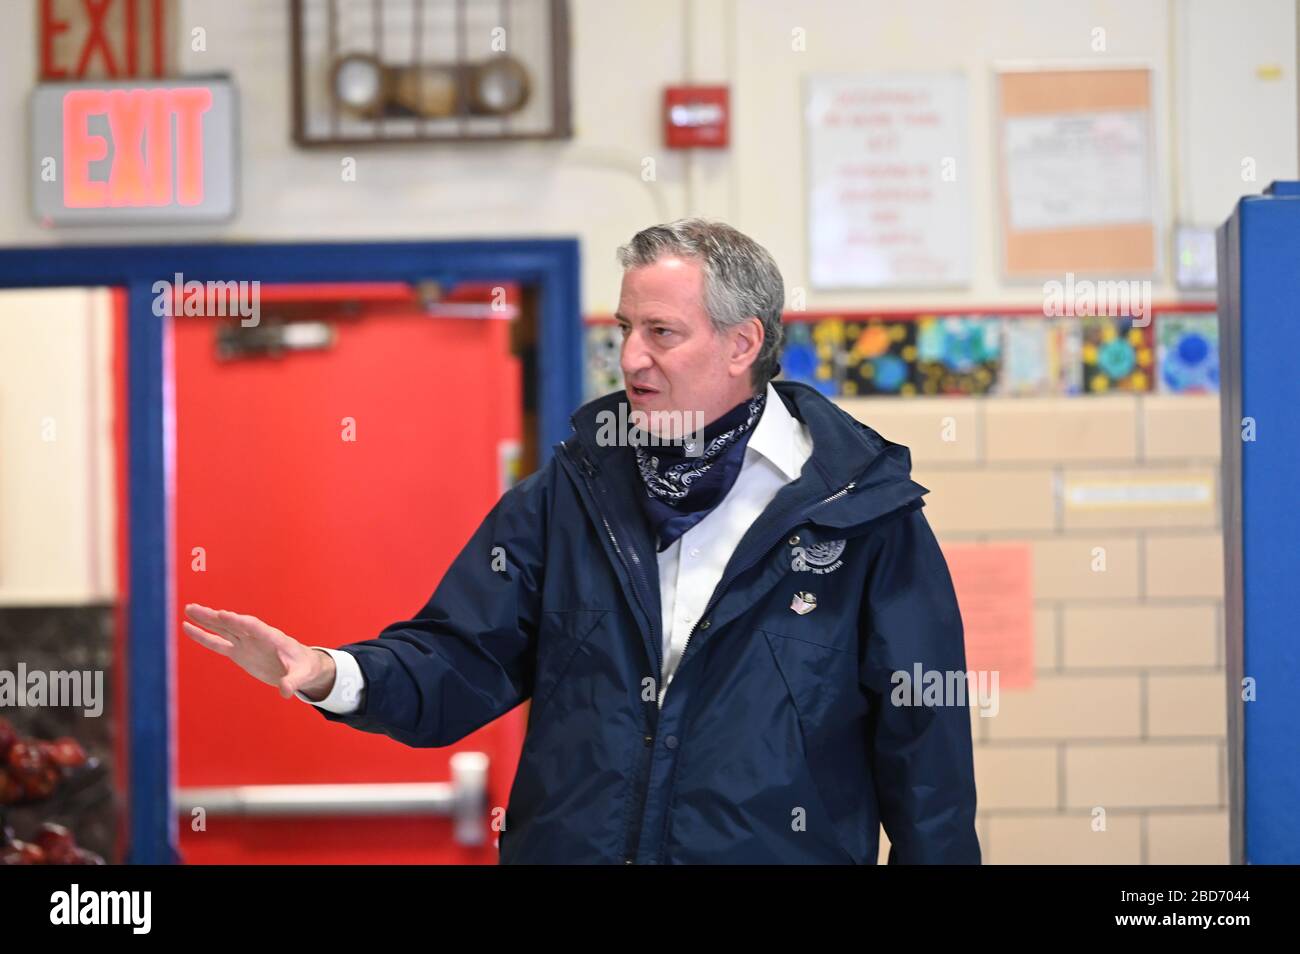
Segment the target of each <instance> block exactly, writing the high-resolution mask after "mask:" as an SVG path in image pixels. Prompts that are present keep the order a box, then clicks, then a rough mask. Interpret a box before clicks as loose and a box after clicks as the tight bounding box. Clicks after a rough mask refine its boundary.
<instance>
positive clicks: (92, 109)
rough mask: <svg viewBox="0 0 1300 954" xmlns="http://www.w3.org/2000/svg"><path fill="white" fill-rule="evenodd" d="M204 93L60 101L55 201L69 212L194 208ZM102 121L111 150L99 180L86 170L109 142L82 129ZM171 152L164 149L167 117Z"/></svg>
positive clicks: (119, 94) (132, 92)
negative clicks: (59, 180)
mask: <svg viewBox="0 0 1300 954" xmlns="http://www.w3.org/2000/svg"><path fill="white" fill-rule="evenodd" d="M211 107H212V91H211V90H210V89H207V88H205V87H192V88H179V89H114V90H97V89H80V90H72V91H70V92H68V93H67V94H65V95H64V97H63V203H64V205H65V206H66V207H67V208H70V209H92V208H114V207H116V208H121V207H124V206H128V207H142V206H164V205H172V204H173V203H175V204H178V205H199V204H200V203H202V201H203V114H204V113H206V112H207V111H208V110H209V109H211ZM99 115H106V116H107V117H108V131H109V136H110V138H111V141H112V144H113V158H112V162H111V163H110V165H109V173H108V179H107V181H104V180H92V179H91V178H90V164H91V163H92V162H98V161H100V160H103V159H105V158H107V157H108V145H109V141H110V140H109V139H105V138H104V137H103V136H101V135H97V134H95V133H92V132H91V131H90V123H89V120H90V117H91V116H99ZM173 116H175V117H176V147H175V151H174V152H173V149H172V117H173Z"/></svg>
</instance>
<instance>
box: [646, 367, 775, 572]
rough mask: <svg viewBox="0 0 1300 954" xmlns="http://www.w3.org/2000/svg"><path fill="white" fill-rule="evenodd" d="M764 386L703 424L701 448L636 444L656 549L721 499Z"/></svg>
mask: <svg viewBox="0 0 1300 954" xmlns="http://www.w3.org/2000/svg"><path fill="white" fill-rule="evenodd" d="M766 402H767V391H766V389H764V390H763V391H762V392H761V393H759V394H756V395H754V396H753V397H750V398H748V399H746V400H745V401H742V402H741V403H740V404H737V405H736V406H735V407H734V408H732V409H731V410H730V411H728V412H727V413H726V414H723V415H722V416H721V417H719V418H718V419H717V420H716V421H713V422H712V423H711V424H706V425H705V426H704V433H703V436H702V438H697V439H702V440H703V443H704V450H703V451H702V452H701V453H700V454H698V455H696V456H692V457H688V456H687V454H686V448H685V446H683V445H682V444H679V443H672V444H663V445H660V446H656V447H650V448H648V449H647V448H645V447H641V446H640V445H638V446H637V447H636V463H637V470H639V471H640V473H641V482H642V483H643V484H644V485H645V489H646V496H645V498H644V501H643V502H644V504H645V510H646V516H648V517H649V518H650V525H651V527H652V528H653V529H654V532H655V536H656V538H657V540H658V547H659V551H660V552H663V551H664V550H666V549H668V547H670V546H672V544H673V541H674V540H676V539H677V538H678V537H680V536H681V535H682V534H683V533H685V532H686V531H687V530H689V529H691V527H693V526H695V525H696V524H697V523H699V522H700V521H701V520H703V519H704V518H705V517H706V516H708V515H709V513H710V511H712V510H713V508H714V507H716V506H717V505H718V504H720V503H722V500H723V498H724V497H726V496H727V493H728V492H729V491H730V490H731V487H732V485H733V484H734V483H735V482H736V478H737V477H738V476H740V466H741V464H743V463H744V461H745V445H747V444H748V443H749V437H750V435H751V434H752V433H753V432H754V425H755V424H757V423H758V419H759V418H760V417H762V415H763V406H764V405H765V404H766Z"/></svg>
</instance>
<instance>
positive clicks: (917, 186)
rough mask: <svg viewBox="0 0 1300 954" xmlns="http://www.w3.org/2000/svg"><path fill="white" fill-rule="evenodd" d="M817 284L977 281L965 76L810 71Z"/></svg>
mask: <svg viewBox="0 0 1300 954" xmlns="http://www.w3.org/2000/svg"><path fill="white" fill-rule="evenodd" d="M804 93H805V109H804V122H805V132H806V139H805V142H806V148H807V152H806V164H807V177H808V181H807V187H808V198H809V201H808V222H807V228H808V257H809V263H808V265H809V267H808V272H809V276H810V281H811V282H812V285H813V287H815V288H824V289H829V288H953V287H963V286H966V285H969V284H970V278H971V191H972V190H971V179H970V176H971V170H970V168H969V165H968V162H967V128H966V98H967V94H966V77H965V76H964V75H963V74H961V73H887V74H874V73H872V74H813V75H810V76H809V77H807V79H806V80H805V90H804Z"/></svg>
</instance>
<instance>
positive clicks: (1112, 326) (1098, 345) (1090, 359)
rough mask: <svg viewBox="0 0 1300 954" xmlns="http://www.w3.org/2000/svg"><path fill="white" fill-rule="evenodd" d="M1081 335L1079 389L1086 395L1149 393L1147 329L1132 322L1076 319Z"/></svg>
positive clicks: (1152, 360) (1150, 364) (1150, 363)
mask: <svg viewBox="0 0 1300 954" xmlns="http://www.w3.org/2000/svg"><path fill="white" fill-rule="evenodd" d="M1079 323H1080V326H1081V328H1082V332H1083V346H1082V359H1083V388H1084V392H1085V393H1088V394H1107V393H1110V392H1113V391H1150V390H1151V388H1152V384H1153V376H1154V371H1155V354H1154V352H1155V349H1154V347H1153V343H1152V340H1151V338H1152V335H1151V325H1150V324H1148V325H1147V326H1146V327H1144V328H1143V327H1137V326H1135V324H1134V322H1133V319H1132V318H1120V317H1113V318H1112V317H1106V316H1098V317H1092V318H1081V319H1079Z"/></svg>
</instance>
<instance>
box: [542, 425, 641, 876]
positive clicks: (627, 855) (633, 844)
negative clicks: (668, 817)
mask: <svg viewBox="0 0 1300 954" xmlns="http://www.w3.org/2000/svg"><path fill="white" fill-rule="evenodd" d="M561 446H562V447H563V448H564V451H565V453H566V454H569V456H570V458H571V459H572V457H573V455H572V454H571V453H570V452H569V449H568V446H567V445H561ZM580 450H581V452H582V453H581V460H580V461H577V462H576V463H577V464H578V467H579V469H580V470H581V471H582V474H583V482H584V483H585V484H586V485H587V492H588V493H590V494H591V496H592V499H593V500H594V499H595V498H596V490H595V488H594V487H593V486H592V483H591V475H592V472H593V470H594V466H593V465H592V464H591V461H590V460H589V459H588V458H587V452H586V449H585V448H580ZM602 493H603V489H602ZM596 509H597V511H598V512H599V513H600V522H601V523H603V524H604V525H605V533H607V534H608V535H609V541H610V543H612V544H613V545H614V552H615V553H616V554H618V558H619V560H621V561H622V562H623V566H625V567H626V566H627V565H628V560H627V557H625V556H624V555H623V548H622V547H621V546H619V543H618V537H617V536H616V535H615V533H614V529H613V527H611V526H610V525H609V519H608V518H607V517H606V516H605V511H604V509H603V508H602V507H600V506H599V505H597V507H596ZM628 552H629V553H630V554H631V556H632V562H633V563H635V564H636V575H637V577H638V578H639V579H640V580H641V582H642V584H643V585H644V586H645V587H646V589H649V588H650V581H649V579H648V578H647V577H646V575H645V570H644V568H643V567H642V566H641V559H640V557H638V556H637V553H636V550H635V549H634V548H629V549H628ZM633 589H634V595H635V597H636V601H637V605H638V606H640V607H641V612H642V613H644V614H645V616H646V619H648V620H649V621H650V637H651V638H650V642H651V643H652V644H653V646H654V650H655V659H656V662H657V664H658V671H659V678H661V679H662V678H663V668H664V662H663V646H662V642H663V637H662V636H660V634H659V631H658V627H657V626H656V625H655V623H656V621H655V619H654V616H653V614H651V613H650V611H649V610H647V609H646V606H645V603H644V602H642V600H641V594H640V593H636V592H635V588H633ZM654 738H655V736H654V735H647V736H646V737H645V741H646V748H647V749H648V750H649V752H650V756H651V758H652V759H653V756H654ZM649 772H650V769H649V767H648V766H647V767H646V769H645V774H646V780H645V785H644V786H642V790H641V798H640V799H639V801H640V804H639V805H638V806H637V811H636V814H635V815H634V816H633V826H632V827H630V828H629V831H628V837H627V840H626V841H625V842H624V846H623V859H624V861H625V863H627V864H632V863H634V861H635V859H636V850H637V845H638V843H639V842H640V840H641V821H642V820H643V819H644V817H645V805H646V800H647V799H648V798H649V797H650V776H649Z"/></svg>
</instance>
